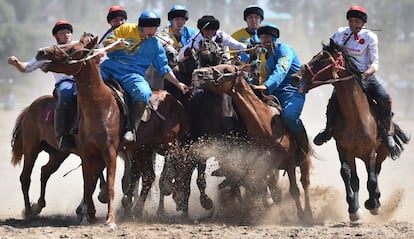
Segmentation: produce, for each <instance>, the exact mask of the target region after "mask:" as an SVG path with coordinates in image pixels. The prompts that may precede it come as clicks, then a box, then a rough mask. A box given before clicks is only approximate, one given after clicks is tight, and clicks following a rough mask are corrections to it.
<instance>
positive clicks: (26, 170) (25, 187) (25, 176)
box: [20, 154, 37, 218]
mask: <svg viewBox="0 0 414 239" xmlns="http://www.w3.org/2000/svg"><path fill="white" fill-rule="evenodd" d="M36 158H37V154H36V155H33V154H25V158H24V164H23V170H22V173H21V174H20V184H21V188H22V193H23V199H24V211H23V216H24V218H32V217H34V216H36V215H33V214H32V208H31V205H30V204H31V203H30V197H29V189H30V182H31V180H30V175H31V174H32V171H33V166H34V163H35V161H36Z"/></svg>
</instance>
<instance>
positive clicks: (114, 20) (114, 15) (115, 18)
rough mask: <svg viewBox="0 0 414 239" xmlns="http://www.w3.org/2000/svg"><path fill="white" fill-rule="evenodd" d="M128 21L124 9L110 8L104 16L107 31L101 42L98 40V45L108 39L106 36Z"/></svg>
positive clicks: (118, 7) (120, 7) (119, 7)
mask: <svg viewBox="0 0 414 239" xmlns="http://www.w3.org/2000/svg"><path fill="white" fill-rule="evenodd" d="M126 20H128V14H127V11H126V10H125V8H124V7H122V6H112V7H110V8H109V10H108V14H107V15H106V21H107V22H108V24H109V25H110V27H109V29H108V30H107V31H106V32H105V33H104V35H103V36H102V38H101V40H99V44H102V42H104V41H105V39H106V38H107V37H108V34H109V33H111V32H112V31H113V30H114V29H116V28H117V27H119V26H121V25H122V24H124V23H125V22H126Z"/></svg>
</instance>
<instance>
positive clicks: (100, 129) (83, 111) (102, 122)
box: [36, 34, 122, 228]
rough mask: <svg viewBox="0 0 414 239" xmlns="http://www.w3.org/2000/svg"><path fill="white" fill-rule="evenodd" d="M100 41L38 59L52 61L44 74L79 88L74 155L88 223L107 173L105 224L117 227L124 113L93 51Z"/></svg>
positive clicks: (46, 51)
mask: <svg viewBox="0 0 414 239" xmlns="http://www.w3.org/2000/svg"><path fill="white" fill-rule="evenodd" d="M97 39H98V38H97V37H95V38H94V39H92V40H91V39H90V36H88V35H87V34H85V35H84V36H83V37H82V38H81V40H80V41H79V42H77V43H71V44H65V45H61V46H51V47H47V48H43V49H40V50H39V51H38V54H37V56H36V58H37V59H38V60H50V61H51V62H50V63H49V64H48V66H47V68H45V70H48V71H53V72H57V73H64V74H67V75H73V76H74V78H75V80H76V85H77V91H78V95H77V101H78V107H79V109H80V110H79V112H80V116H79V132H78V134H77V135H76V137H75V141H76V148H74V150H73V152H74V153H76V154H77V155H79V156H80V158H81V160H82V171H83V179H84V200H85V204H86V209H87V214H88V220H89V221H91V222H94V221H96V216H95V213H96V210H95V206H94V203H93V200H92V194H93V192H94V189H95V186H96V182H97V180H98V178H99V175H100V174H101V172H102V171H103V169H104V168H106V170H107V180H108V181H107V189H106V191H107V193H108V213H107V219H106V224H107V225H108V226H109V227H111V228H112V227H115V226H116V224H115V210H114V195H115V193H114V181H115V173H116V160H117V155H118V147H119V143H120V137H119V135H120V133H121V132H120V131H121V124H122V122H121V119H122V118H121V113H120V110H119V107H118V103H117V101H116V99H115V97H114V94H113V92H112V90H111V89H110V88H109V87H108V86H107V85H106V84H105V83H104V82H103V81H102V78H101V75H100V68H99V57H94V56H95V54H94V51H93V49H94V48H95V47H96V45H97Z"/></svg>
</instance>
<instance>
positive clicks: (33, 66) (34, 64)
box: [24, 57, 73, 84]
mask: <svg viewBox="0 0 414 239" xmlns="http://www.w3.org/2000/svg"><path fill="white" fill-rule="evenodd" d="M47 62H49V60H41V61H38V60H37V59H36V57H33V58H32V59H31V60H30V61H28V62H27V66H26V68H25V71H24V72H26V73H28V72H32V71H35V70H37V69H39V68H40V67H41V66H42V65H43V64H45V63H47ZM52 73H53V76H54V77H55V84H57V83H60V82H61V81H62V80H66V79H73V76H70V75H66V74H63V73H55V72H52Z"/></svg>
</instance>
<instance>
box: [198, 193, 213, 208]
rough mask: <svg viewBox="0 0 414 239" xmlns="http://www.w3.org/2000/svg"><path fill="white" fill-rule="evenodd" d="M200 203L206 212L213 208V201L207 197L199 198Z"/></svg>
mask: <svg viewBox="0 0 414 239" xmlns="http://www.w3.org/2000/svg"><path fill="white" fill-rule="evenodd" d="M200 203H201V206H202V207H203V208H204V209H206V210H211V209H212V208H213V200H211V199H210V198H209V197H208V196H207V195H204V196H201V197H200Z"/></svg>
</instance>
